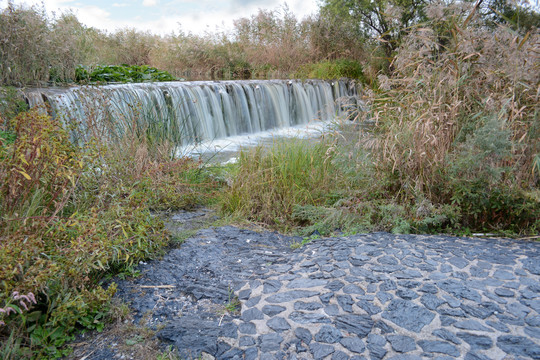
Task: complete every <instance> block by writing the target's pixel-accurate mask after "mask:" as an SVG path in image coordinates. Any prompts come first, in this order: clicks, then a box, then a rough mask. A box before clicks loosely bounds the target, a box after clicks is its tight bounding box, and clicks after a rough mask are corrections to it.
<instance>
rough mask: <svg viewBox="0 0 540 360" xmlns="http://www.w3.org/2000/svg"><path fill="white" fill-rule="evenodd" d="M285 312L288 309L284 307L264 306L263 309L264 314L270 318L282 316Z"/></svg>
mask: <svg viewBox="0 0 540 360" xmlns="http://www.w3.org/2000/svg"><path fill="white" fill-rule="evenodd" d="M285 310H286V308H285V307H284V306H279V305H264V306H263V307H262V312H263V313H264V314H265V315H268V316H270V317H272V316H275V315H277V314H280V313H282V312H283V311H285Z"/></svg>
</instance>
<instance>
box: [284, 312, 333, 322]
mask: <svg viewBox="0 0 540 360" xmlns="http://www.w3.org/2000/svg"><path fill="white" fill-rule="evenodd" d="M289 319H290V320H292V321H294V322H297V323H299V324H317V323H318V324H325V323H326V324H327V323H330V318H329V317H328V316H326V315H323V314H315V313H306V312H303V311H293V312H292V313H291V314H290V315H289Z"/></svg>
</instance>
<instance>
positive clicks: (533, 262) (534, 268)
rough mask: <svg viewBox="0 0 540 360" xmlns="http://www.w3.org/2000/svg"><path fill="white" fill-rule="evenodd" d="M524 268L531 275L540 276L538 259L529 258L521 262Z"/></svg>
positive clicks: (539, 261)
mask: <svg viewBox="0 0 540 360" xmlns="http://www.w3.org/2000/svg"><path fill="white" fill-rule="evenodd" d="M521 262H522V263H523V268H524V269H525V270H527V271H529V272H530V273H531V274H534V275H540V260H539V259H538V258H528V259H524V260H522V261H521Z"/></svg>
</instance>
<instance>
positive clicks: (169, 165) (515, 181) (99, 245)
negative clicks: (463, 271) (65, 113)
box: [0, 0, 540, 359]
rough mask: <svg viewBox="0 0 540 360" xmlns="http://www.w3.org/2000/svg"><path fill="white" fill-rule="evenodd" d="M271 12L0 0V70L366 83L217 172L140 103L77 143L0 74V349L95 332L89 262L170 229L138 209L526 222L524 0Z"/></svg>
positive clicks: (99, 307)
mask: <svg viewBox="0 0 540 360" xmlns="http://www.w3.org/2000/svg"><path fill="white" fill-rule="evenodd" d="M283 10H284V11H283V12H282V15H279V14H278V12H273V11H267V10H261V11H260V12H259V13H258V14H257V15H255V16H253V17H251V18H249V19H239V20H238V21H237V22H236V27H235V30H234V31H233V34H214V35H205V36H197V35H192V34H184V33H180V34H171V35H168V36H164V37H159V36H155V35H152V34H149V33H142V32H138V31H135V30H132V29H127V30H123V31H119V32H116V33H113V34H106V33H103V32H101V31H99V30H96V29H92V28H87V27H85V26H83V25H82V24H81V23H80V22H79V21H78V20H77V18H76V17H75V16H73V15H72V14H63V15H61V16H60V17H58V18H54V19H50V18H48V17H47V16H46V14H45V12H44V10H43V9H40V8H37V7H32V8H25V7H18V6H15V5H11V4H9V5H8V7H7V8H6V9H4V10H2V11H1V12H0V34H1V35H0V36H2V39H1V41H0V84H2V85H13V86H24V85H35V84H43V83H47V82H49V83H65V82H71V81H75V80H77V81H84V82H89V83H94V82H111V81H113V82H129V81H151V80H170V79H171V78H170V77H169V76H172V77H186V78H197V77H201V76H202V77H204V78H227V77H229V78H250V77H269V76H272V77H280V76H282V77H288V76H295V77H300V78H308V77H319V78H336V77H342V76H346V77H354V78H358V79H362V80H363V82H365V83H366V92H365V100H366V102H367V104H368V106H369V109H370V111H369V112H366V113H361V114H355V116H356V119H355V120H354V121H353V122H352V123H351V122H349V121H347V124H336V134H335V136H334V135H333V134H328V135H325V138H324V139H323V141H321V142H320V143H316V144H314V143H310V142H301V141H295V142H292V143H286V142H285V143H282V142H280V143H276V144H275V145H274V147H272V148H270V149H263V148H256V149H252V150H247V151H245V152H243V153H242V154H241V156H240V161H239V164H238V165H237V166H235V167H233V168H232V170H231V169H229V168H227V169H221V172H222V173H225V174H226V176H225V177H227V176H230V177H231V179H229V181H228V183H229V185H226V184H225V182H218V181H217V180H216V179H218V178H221V177H222V176H221V175H220V176H216V175H215V174H211V173H210V168H208V167H206V166H202V164H200V163H198V162H195V161H193V160H190V159H185V158H175V157H174V156H173V154H175V151H176V148H175V146H174V143H175V139H178V137H179V136H181V134H179V133H178V129H176V130H177V131H175V129H172V128H167V129H164V128H165V127H163V126H160V124H154V123H152V122H148V121H146V120H143V119H141V118H140V117H141V116H142V115H143V114H144V111H145V109H138V108H136V107H137V104H134V107H135V108H134V111H133V112H132V113H130V114H129V116H126V118H123V119H121V121H111V123H115V124H118V123H120V122H124V123H127V124H128V125H129V126H125V128H123V129H122V131H116V129H113V128H111V127H110V126H109V125H110V124H108V123H101V124H98V123H97V122H96V121H95V119H96V118H98V117H99V116H98V115H100V114H99V113H98V112H99V111H101V110H103V109H96V113H93V114H91V113H89V114H88V116H87V118H86V119H85V121H86V123H85V124H82V125H83V128H85V129H87V130H88V134H86V138H87V141H85V142H84V144H82V143H79V142H74V141H73V140H74V138H75V139H76V138H77V137H76V136H74V134H75V135H76V131H74V128H71V127H67V128H66V127H65V126H63V125H62V123H61V120H62V119H53V118H50V117H48V116H47V115H45V114H44V113H43V112H40V111H35V110H30V111H27V110H28V109H26V108H25V102H24V101H23V100H21V99H20V98H19V97H18V92H17V90H16V89H15V88H10V87H4V88H2V91H1V93H0V342H1V345H0V358H3V359H17V358H25V357H34V358H47V357H58V356H61V355H63V354H65V353H67V352H69V349H68V348H67V347H66V346H65V344H66V342H67V341H69V340H70V339H71V338H72V336H73V334H74V332H75V331H76V330H80V329H98V330H99V329H101V328H102V327H103V324H104V322H105V321H106V319H108V318H110V311H109V310H110V309H109V307H110V302H109V300H110V297H111V296H112V294H113V293H114V290H115V288H114V285H111V286H109V287H108V288H105V287H102V286H103V284H102V280H103V278H104V276H106V275H112V274H117V273H119V272H128V273H129V272H130V271H131V269H132V266H133V265H134V264H137V263H138V261H139V260H142V259H146V258H149V257H153V256H156V255H158V254H159V253H160V252H162V251H163V249H164V248H165V247H166V246H167V245H168V244H170V243H171V241H172V240H174V239H170V236H169V234H168V232H167V231H166V230H165V228H164V226H163V223H162V222H161V221H160V220H159V218H158V217H155V216H154V215H153V214H152V213H151V211H160V210H172V209H179V208H190V207H193V206H196V205H197V204H209V203H217V204H219V206H220V208H221V210H222V212H223V214H232V215H233V219H239V220H248V221H254V222H257V223H259V224H263V225H265V226H268V227H272V228H276V229H279V230H282V231H289V232H297V233H301V234H303V235H306V236H309V235H311V234H323V235H324V234H331V233H332V232H335V231H338V230H339V231H344V232H356V231H369V230H387V231H394V232H400V233H406V232H448V233H457V234H468V233H472V232H490V233H495V234H506V235H511V236H516V235H526V234H529V235H530V234H532V235H537V234H538V231H539V229H540V220H539V219H540V189H539V186H540V142H539V141H538V139H539V138H540V122H539V121H538V115H539V111H540V105H539V104H540V102H539V101H538V100H539V99H538V96H539V94H538V83H540V71H539V70H540V69H539V68H538V67H539V65H538V53H537V52H538V43H539V42H540V33H539V31H538V26H539V24H540V21H539V19H540V17H539V15H538V13H536V12H534V11H533V10H531V9H529V8H523V7H516V6H513V5H512V4H511V3H509V2H506V1H503V0H493V1H485V2H481V1H479V2H477V3H476V4H472V3H469V2H467V1H463V2H461V1H458V2H452V3H449V2H445V3H444V5H443V4H435V3H434V4H426V3H424V2H416V1H407V0H405V1H402V0H377V1H349V0H325V1H323V4H322V7H321V10H320V13H319V14H317V15H316V16H314V17H312V18H308V19H304V20H302V21H301V22H299V21H297V20H296V18H294V16H293V15H292V14H290V12H288V11H287V9H286V8H285V9H283ZM494 35H496V36H494ZM60 45H61V46H60ZM368 54H369V55H368ZM99 64H125V65H121V66H117V65H114V66H109V65H99ZM81 65H82V67H81ZM157 68H159V69H164V70H165V71H168V72H169V74H172V75H169V74H167V73H164V72H161V71H160V70H157ZM88 101H92V99H89V100H88ZM111 120H115V119H111ZM364 120H369V121H370V123H372V124H373V125H372V126H371V127H369V128H367V130H366V128H364V127H362V126H360V125H361V124H362V123H363V121H364ZM227 172H228V173H229V175H227ZM218 189H219V191H217V190H218ZM218 193H219V195H218Z"/></svg>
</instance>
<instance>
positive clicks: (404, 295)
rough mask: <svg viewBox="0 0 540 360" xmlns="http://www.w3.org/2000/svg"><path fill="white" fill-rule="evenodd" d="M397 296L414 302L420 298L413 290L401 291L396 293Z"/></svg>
mask: <svg viewBox="0 0 540 360" xmlns="http://www.w3.org/2000/svg"><path fill="white" fill-rule="evenodd" d="M396 295H397V296H399V297H400V298H402V299H405V300H413V299H416V298H417V297H419V296H420V295H418V294H417V293H416V292H415V291H413V290H411V289H399V290H398V291H396Z"/></svg>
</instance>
